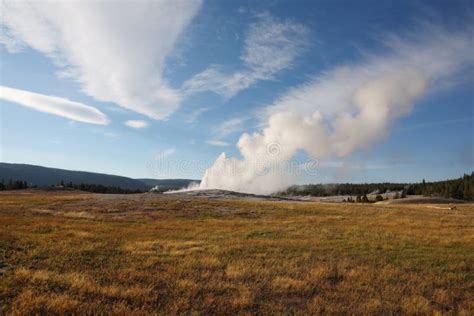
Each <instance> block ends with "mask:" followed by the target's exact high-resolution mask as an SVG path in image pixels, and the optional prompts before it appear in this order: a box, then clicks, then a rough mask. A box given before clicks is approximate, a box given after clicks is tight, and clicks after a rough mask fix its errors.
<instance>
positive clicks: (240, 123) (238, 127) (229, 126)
mask: <svg viewBox="0 0 474 316" xmlns="http://www.w3.org/2000/svg"><path fill="white" fill-rule="evenodd" d="M248 119H249V118H248V117H234V118H231V119H229V120H227V121H224V122H222V123H220V124H219V125H217V126H216V127H215V128H214V133H215V134H216V135H217V136H218V137H219V138H222V137H225V136H227V135H230V134H232V133H236V132H241V131H242V130H243V129H244V128H245V126H244V125H245V122H246V121H247V120H248Z"/></svg>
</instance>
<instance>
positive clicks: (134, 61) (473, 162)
mask: <svg viewBox="0 0 474 316" xmlns="http://www.w3.org/2000/svg"><path fill="white" fill-rule="evenodd" d="M1 5H2V8H1V12H2V13H1V17H0V43H1V44H0V86H1V87H0V124H1V126H0V133H1V134H0V160H1V161H2V162H11V163H28V164H35V165H42V166H48V167H55V168H64V169H72V170H84V171H93V172H101V173H108V174H116V175H123V176H129V177H133V178H191V179H202V178H203V177H204V178H205V179H206V181H205V182H206V183H208V184H209V187H222V188H230V189H237V190H238V188H242V187H244V188H249V189H248V190H250V191H252V192H257V191H258V189H250V188H252V186H255V187H256V188H257V187H261V186H262V185H263V183H278V185H276V186H275V187H274V188H272V189H279V188H280V186H281V185H288V184H292V183H320V182H323V183H326V182H380V181H391V182H405V181H407V182H411V181H421V179H426V180H438V179H446V178H454V177H458V176H461V175H462V174H463V173H470V172H471V171H473V170H474V159H473V157H474V146H473V141H474V139H473V138H474V130H473V118H474V113H473V109H474V89H473V88H474V72H473V57H472V56H474V46H473V35H474V29H473V26H474V18H473V17H474V14H473V12H474V11H473V6H474V5H473V2H472V1H469V0H468V1H368V0H367V1H342V0H338V1H301V0H296V1H277V0H275V1H258V2H256V1H212V0H209V1H206V0H203V1H200V0H163V1H134V2H132V1H80V2H79V1H77V2H74V1H68V2H52V1H48V2H41V1H35V2H33V1H32V2H27V1H3V2H2V4H1ZM223 152H225V156H223V155H222V153H223ZM276 156H277V157H278V158H277V159H274V158H275V157H276ZM270 158H271V159H270ZM275 160H276V161H275ZM256 162H257V163H258V164H259V167H255V166H254V164H255V163H256ZM229 164H232V166H233V167H235V166H238V167H239V168H240V167H243V168H246V170H248V168H250V167H249V166H252V167H251V168H250V169H251V171H249V172H247V171H246V172H244V173H243V174H242V173H239V174H238V175H237V176H238V179H235V178H236V175H235V174H232V175H228V174H225V173H224V174H223V173H222V169H223V168H225V167H228V166H229ZM260 164H262V166H260ZM282 164H284V168H285V170H284V171H283V172H281V170H280V171H278V172H276V173H278V177H277V178H275V177H274V176H275V171H269V170H268V169H271V168H270V167H272V168H273V167H274V166H278V168H281V167H282ZM307 166H310V168H308V167H307ZM206 170H207V171H206ZM262 170H264V171H265V172H264V173H265V174H262V172H263V171H262ZM288 175H289V177H287V176H288ZM259 179H261V180H262V181H260V180H259ZM283 180H285V181H283ZM290 182H291V183H290ZM244 191H245V190H244Z"/></svg>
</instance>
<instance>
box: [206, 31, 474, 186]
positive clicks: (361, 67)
mask: <svg viewBox="0 0 474 316" xmlns="http://www.w3.org/2000/svg"><path fill="white" fill-rule="evenodd" d="M471 29H472V27H471V25H469V26H467V27H466V30H467V31H466V32H462V31H458V32H455V33H453V32H448V31H446V30H443V29H440V28H439V27H436V26H429V27H428V28H427V26H426V25H425V31H424V32H421V33H417V34H415V33H414V34H412V35H410V36H407V37H406V38H403V39H402V38H400V37H396V36H392V37H390V38H389V40H387V41H386V42H385V44H386V45H387V48H388V52H386V53H385V54H382V55H370V54H369V55H367V57H366V59H365V60H363V61H361V62H359V63H356V64H347V65H345V66H340V67H337V68H335V69H332V70H329V71H326V72H324V73H322V74H321V75H319V76H317V77H315V78H314V79H313V80H312V81H311V82H309V83H307V84H304V85H302V86H300V87H297V88H294V89H291V90H290V91H288V92H287V93H286V94H284V95H283V96H281V97H280V98H278V99H277V100H276V102H275V103H274V104H273V105H271V106H269V107H267V108H266V109H265V113H266V115H265V116H264V120H265V124H264V128H263V130H262V131H261V132H259V133H253V134H247V133H244V134H243V135H242V136H241V137H240V139H239V141H238V143H237V147H238V149H239V151H240V153H241V155H242V157H243V158H242V159H236V158H232V157H231V158H227V157H226V156H225V155H221V156H219V157H218V158H217V160H216V162H215V163H214V165H213V166H212V167H211V168H209V169H208V170H207V171H206V173H205V175H204V178H203V180H202V182H201V187H202V188H220V189H227V190H234V191H242V192H253V193H271V192H275V191H278V190H281V189H284V188H285V187H286V186H288V184H289V180H288V179H291V178H288V176H289V174H288V173H285V172H282V171H281V170H282V168H281V167H282V166H284V165H285V163H286V162H288V161H289V160H290V159H291V158H292V157H293V156H294V155H295V154H296V153H297V152H298V151H299V150H302V151H305V152H306V153H307V154H308V155H309V156H310V157H311V158H312V159H326V160H327V159H331V158H334V157H347V156H349V155H350V154H351V153H353V152H354V151H356V150H361V149H366V148H369V147H370V146H372V145H373V144H374V143H376V142H378V141H381V140H382V139H384V138H386V137H387V135H388V134H389V132H390V128H391V126H392V123H393V122H394V121H395V120H396V119H398V118H400V117H403V116H406V115H409V114H410V113H411V112H412V110H413V108H414V106H415V104H416V102H417V101H418V100H419V99H420V98H422V97H423V96H424V95H426V94H427V93H428V91H429V89H430V88H431V89H433V88H436V90H437V91H442V90H443V89H442V88H444V87H449V86H451V85H453V84H455V83H457V82H458V79H457V77H459V76H460V77H462V78H465V77H463V76H464V72H465V71H468V72H469V71H472V66H473V65H474V54H472V34H471V33H472V32H470V31H469V30H471ZM227 170H231V171H234V170H238V172H233V173H230V174H229V172H227Z"/></svg>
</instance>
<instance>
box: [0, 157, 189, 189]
mask: <svg viewBox="0 0 474 316" xmlns="http://www.w3.org/2000/svg"><path fill="white" fill-rule="evenodd" d="M10 179H12V180H22V181H26V182H27V183H28V185H30V186H31V185H37V186H39V187H42V186H48V187H49V186H51V185H57V184H58V183H60V182H61V181H64V182H65V183H69V182H72V183H73V184H81V183H85V184H95V185H103V186H107V187H120V188H123V189H129V190H143V191H145V190H149V189H150V188H152V187H154V186H155V185H158V186H160V188H162V189H168V188H169V189H180V188H183V187H187V186H188V184H189V183H190V182H192V181H193V180H186V179H176V180H174V179H166V180H156V179H132V178H128V177H122V176H116V175H110V174H104V173H95V172H85V171H73V170H65V169H57V168H48V167H42V166H35V165H28V164H15V163H3V162H0V181H1V180H3V182H4V183H7V182H8V181H9V180H10Z"/></svg>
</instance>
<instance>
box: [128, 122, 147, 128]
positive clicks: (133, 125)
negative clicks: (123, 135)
mask: <svg viewBox="0 0 474 316" xmlns="http://www.w3.org/2000/svg"><path fill="white" fill-rule="evenodd" d="M125 125H127V126H128V127H131V128H145V127H148V123H147V122H145V121H142V120H128V121H126V122H125Z"/></svg>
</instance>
